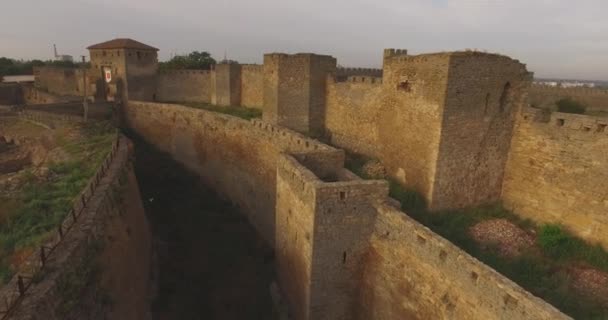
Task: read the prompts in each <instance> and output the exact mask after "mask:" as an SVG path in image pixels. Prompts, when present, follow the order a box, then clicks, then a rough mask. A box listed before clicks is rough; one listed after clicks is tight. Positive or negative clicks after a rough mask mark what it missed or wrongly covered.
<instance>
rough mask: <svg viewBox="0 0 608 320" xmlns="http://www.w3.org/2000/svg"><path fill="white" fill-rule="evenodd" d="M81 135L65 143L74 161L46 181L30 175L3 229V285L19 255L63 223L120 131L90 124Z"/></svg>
mask: <svg viewBox="0 0 608 320" xmlns="http://www.w3.org/2000/svg"><path fill="white" fill-rule="evenodd" d="M80 132H81V138H80V139H72V140H67V139H66V140H64V141H63V142H62V143H61V147H62V148H63V149H64V150H65V151H66V152H67V153H68V154H69V156H70V157H69V158H70V160H68V161H64V162H60V163H54V164H51V165H50V166H49V173H48V175H47V177H46V179H42V180H41V179H39V178H36V177H35V176H34V175H32V174H31V173H26V179H25V184H24V185H23V188H22V191H21V193H20V194H19V196H18V198H19V199H18V200H19V202H20V204H21V205H20V206H18V207H16V208H15V209H14V211H13V212H11V213H10V214H8V215H7V217H6V219H5V221H4V223H3V224H2V225H0V283H1V282H6V281H7V280H9V279H10V277H11V276H12V275H13V273H14V271H15V270H13V268H12V266H11V265H12V261H11V258H12V257H13V256H14V254H15V253H17V252H21V251H23V250H27V249H28V248H35V247H37V246H38V245H40V244H41V243H42V242H43V241H44V240H45V239H47V237H48V236H49V234H51V233H52V232H54V230H55V229H56V228H57V226H58V225H59V224H60V223H61V222H62V221H63V219H64V218H65V217H66V215H67V213H68V210H69V209H70V207H71V205H72V201H73V200H74V198H75V197H76V196H77V195H78V194H79V193H80V192H81V191H82V189H83V188H84V187H85V186H86V184H87V182H88V180H89V179H90V178H91V177H92V176H93V175H94V173H95V172H96V170H97V168H98V167H99V166H100V165H101V163H102V161H103V159H104V158H105V156H106V155H107V154H108V152H109V151H110V148H111V145H112V142H113V141H114V139H115V138H116V130H115V129H113V127H112V126H111V125H110V124H108V123H90V124H87V125H84V126H83V127H81V128H80Z"/></svg>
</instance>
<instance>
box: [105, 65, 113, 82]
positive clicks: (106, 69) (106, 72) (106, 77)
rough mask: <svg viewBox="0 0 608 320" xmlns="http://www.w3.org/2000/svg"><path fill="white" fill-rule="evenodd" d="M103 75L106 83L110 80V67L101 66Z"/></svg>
mask: <svg viewBox="0 0 608 320" xmlns="http://www.w3.org/2000/svg"><path fill="white" fill-rule="evenodd" d="M103 75H104V78H105V79H106V82H107V83H110V81H112V69H110V68H103Z"/></svg>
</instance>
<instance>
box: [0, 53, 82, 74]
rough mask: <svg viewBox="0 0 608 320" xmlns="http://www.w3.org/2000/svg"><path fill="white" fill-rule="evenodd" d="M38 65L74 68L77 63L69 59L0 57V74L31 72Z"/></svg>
mask: <svg viewBox="0 0 608 320" xmlns="http://www.w3.org/2000/svg"><path fill="white" fill-rule="evenodd" d="M40 66H54V67H62V68H76V67H77V66H78V65H77V64H75V63H73V62H70V61H51V60H48V61H42V60H15V59H10V58H6V57H0V76H12V75H22V74H33V73H34V67H40Z"/></svg>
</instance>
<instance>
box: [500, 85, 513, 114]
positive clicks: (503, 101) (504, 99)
mask: <svg viewBox="0 0 608 320" xmlns="http://www.w3.org/2000/svg"><path fill="white" fill-rule="evenodd" d="M510 95H511V83H510V82H507V84H505V87H504V89H503V90H502V95H501V96H500V106H499V110H500V112H504V111H505V110H506V109H507V105H508V104H509V99H510Z"/></svg>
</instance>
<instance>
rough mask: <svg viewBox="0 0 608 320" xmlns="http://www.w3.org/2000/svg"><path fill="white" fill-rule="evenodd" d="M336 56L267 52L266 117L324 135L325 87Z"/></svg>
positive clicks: (286, 125) (305, 132) (303, 131)
mask: <svg viewBox="0 0 608 320" xmlns="http://www.w3.org/2000/svg"><path fill="white" fill-rule="evenodd" d="M335 70H336V59H335V58H333V57H331V56H324V55H317V54H311V53H298V54H294V55H288V54H283V53H272V54H266V55H264V120H265V121H268V122H271V123H274V124H278V125H280V126H284V127H287V128H290V129H293V130H295V131H298V132H301V133H304V134H309V135H311V136H321V135H322V134H323V131H324V128H325V87H326V83H327V75H328V73H333V72H335Z"/></svg>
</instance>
